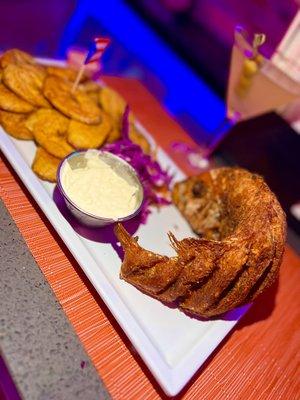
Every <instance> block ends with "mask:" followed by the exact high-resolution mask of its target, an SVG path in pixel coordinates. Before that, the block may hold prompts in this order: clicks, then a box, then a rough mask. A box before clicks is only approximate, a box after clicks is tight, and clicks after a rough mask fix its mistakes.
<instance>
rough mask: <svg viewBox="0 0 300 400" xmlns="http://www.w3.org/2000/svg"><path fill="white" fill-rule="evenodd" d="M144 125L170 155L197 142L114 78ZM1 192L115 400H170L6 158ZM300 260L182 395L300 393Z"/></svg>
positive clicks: (144, 94)
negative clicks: (175, 143) (173, 148)
mask: <svg viewBox="0 0 300 400" xmlns="http://www.w3.org/2000/svg"><path fill="white" fill-rule="evenodd" d="M105 80H106V82H107V83H109V84H110V85H111V86H113V87H114V88H115V89H117V90H118V91H119V92H120V93H121V94H123V95H124V97H125V98H126V99H127V100H128V102H129V104H130V105H131V107H132V110H133V111H134V112H135V114H136V115H137V117H138V119H139V120H140V121H141V123H142V124H143V125H144V126H145V127H146V128H147V129H148V130H149V131H150V132H151V134H152V135H153V137H154V138H155V139H156V141H157V142H158V143H159V144H160V146H161V147H163V148H164V149H165V150H166V151H167V152H168V153H169V154H170V155H171V157H172V158H173V159H174V160H175V162H177V163H178V164H179V166H180V167H181V168H182V169H183V170H185V172H186V173H190V172H192V171H191V170H189V168H188V167H187V165H186V163H185V162H184V160H183V159H181V158H180V157H179V156H178V155H176V154H175V155H174V154H172V153H170V141H172V140H180V141H185V142H186V143H190V144H192V143H193V142H192V140H191V139H190V138H189V136H188V135H187V134H186V133H185V132H184V131H183V130H182V129H181V128H180V126H179V125H178V124H176V123H175V122H174V121H173V120H172V119H171V118H170V117H169V116H168V115H167V114H166V112H165V111H163V109H162V108H161V106H160V104H159V103H158V102H157V101H156V100H155V99H154V98H153V97H152V96H151V95H150V94H149V92H148V91H147V90H146V89H145V88H144V87H143V86H142V85H141V84H139V83H138V82H137V81H135V80H128V79H126V80H125V79H119V78H107V79H105ZM0 196H1V198H2V199H3V201H4V203H5V204H6V207H7V208H8V210H9V212H10V213H11V215H12V217H13V218H14V220H15V221H16V224H17V225H18V227H19V229H20V231H21V233H22V235H23V237H24V239H25V241H26V243H27V245H28V247H29V249H30V251H31V252H32V254H33V256H34V258H35V259H36V261H37V263H38V265H39V266H40V268H41V270H42V271H43V273H44V275H45V277H46V279H47V280H48V282H49V283H50V285H51V287H52V289H53V290H54V292H55V294H56V296H57V298H58V300H59V302H60V303H61V305H62V307H63V309H64V311H65V313H66V315H67V316H68V318H69V320H70V321H71V323H72V324H73V326H74V328H75V331H76V332H77V334H78V336H79V338H80V340H81V342H82V344H83V346H84V347H85V349H86V351H87V353H88V354H89V356H90V358H91V360H92V361H93V363H94V364H95V367H96V369H97V371H98V372H99V374H100V375H101V377H102V379H103V380H104V382H105V384H106V387H107V388H108V390H109V392H110V394H111V396H112V398H113V399H118V400H127V399H130V400H133V399H138V400H140V399H143V400H146V399H149V400H150V399H151V400H152V399H160V398H162V399H166V398H167V396H165V395H164V393H163V392H162V390H161V389H160V388H159V386H158V385H157V383H156V382H155V380H154V378H153V377H152V375H151V373H150V372H149V371H148V369H147V367H146V366H145V364H144V363H143V361H142V360H141V359H140V357H139V356H138V354H137V353H136V351H135V349H134V348H133V347H132V345H131V343H130V342H129V340H128V339H127V338H126V336H125V335H124V333H123V332H122V330H121V329H120V328H119V326H118V324H117V323H116V321H115V320H114V318H113V317H112V315H111V314H110V312H109V310H108V309H107V307H106V306H105V305H104V303H103V302H102V300H101V298H100V297H99V295H98V294H97V293H96V291H95V290H94V289H93V287H92V286H91V284H90V283H89V282H88V280H87V279H86V277H85V276H84V274H83V273H82V271H81V269H80V267H79V266H78V264H77V263H76V261H75V260H74V259H73V257H72V256H71V254H70V253H69V251H68V250H67V248H66V247H65V245H64V244H63V242H62V241H61V239H60V238H59V237H58V235H57V234H56V232H55V231H54V229H53V228H52V227H51V225H50V224H49V223H48V221H47V220H46V218H45V217H44V215H43V214H42V212H41V211H40V210H39V208H38V206H37V205H36V204H35V201H34V200H33V199H32V197H31V196H30V194H29V193H28V192H27V190H26V188H25V187H24V186H23V184H22V183H21V182H20V180H19V179H18V178H17V176H16V174H15V173H14V171H13V170H12V168H11V167H10V166H9V164H8V163H7V161H6V160H5V159H4V158H3V157H2V160H1V159H0ZM299 281H300V258H299V257H298V256H297V255H296V254H295V253H294V252H293V250H292V249H291V248H289V247H287V248H286V252H285V255H284V260H283V265H282V268H281V273H280V279H279V282H277V284H275V285H273V286H272V287H271V288H270V289H269V290H268V291H267V292H265V293H264V294H263V295H262V296H261V297H260V298H259V299H258V300H257V301H256V302H255V304H254V305H253V306H252V308H251V309H250V311H249V312H248V313H247V314H246V316H245V317H244V318H243V319H242V320H241V321H240V323H239V324H238V325H237V326H236V328H235V329H234V330H233V331H232V332H231V334H230V335H229V336H227V338H226V339H225V340H224V341H223V342H222V344H221V345H220V346H219V347H218V349H217V350H216V351H215V352H214V354H212V355H211V357H210V358H209V359H208V360H207V362H206V363H205V365H204V366H203V367H202V368H201V369H200V370H199V371H198V372H197V373H196V375H195V376H194V377H193V379H192V380H191V382H190V383H189V384H188V385H187V386H186V387H185V388H184V389H183V391H182V392H181V393H180V394H179V395H178V396H176V399H197V400H201V399H203V400H204V399H205V400H210V399H213V400H217V399H222V400H223V399H247V400H252V399H253V400H254V399H255V400H259V399H274V400H279V399H284V400H287V399H299V398H300V381H299V376H300V369H299V364H300V363H299V356H300V352H299V347H300V330H299V321H300V315H299V314H300V295H299Z"/></svg>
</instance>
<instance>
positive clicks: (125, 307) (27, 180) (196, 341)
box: [0, 126, 248, 396]
mask: <svg viewBox="0 0 300 400" xmlns="http://www.w3.org/2000/svg"><path fill="white" fill-rule="evenodd" d="M139 129H140V130H141V131H143V132H144V133H145V135H146V136H148V137H149V134H148V133H147V132H145V130H144V128H143V127H141V126H139ZM0 147H1V150H2V151H3V153H4V154H5V156H6V157H7V159H8V160H9V162H10V163H11V165H12V166H13V168H14V169H15V171H16V172H17V174H18V175H19V177H20V178H21V180H22V181H23V182H24V184H25V185H26V187H27V189H28V190H29V191H30V193H31V194H32V196H33V197H34V199H35V200H36V202H37V203H38V205H39V206H40V208H41V209H42V210H43V212H44V213H45V215H46V216H47V218H48V219H49V221H50V222H51V224H52V225H53V227H54V228H55V229H56V231H57V232H58V234H59V235H60V236H61V238H62V239H63V241H64V242H65V244H66V245H67V247H68V248H69V250H70V251H71V253H72V254H73V256H74V257H75V258H76V260H77V261H78V263H79V265H80V266H81V268H82V269H83V271H84V272H85V274H86V275H87V277H88V278H89V280H90V281H91V283H92V284H93V285H94V287H95V289H96V290H97V292H98V293H99V294H100V296H101V297H102V299H103V300H104V301H105V303H106V305H107V306H108V308H109V309H110V311H111V312H112V313H113V315H114V317H115V318H116V320H117V321H118V323H119V324H120V326H121V327H122V329H123V330H124V332H125V333H126V335H127V336H128V337H129V339H130V340H131V342H132V343H133V345H134V346H135V348H136V350H137V351H138V352H139V354H140V355H141V357H142V358H143V360H144V362H145V363H146V364H147V366H148V367H149V369H150V370H151V372H152V373H153V375H154V376H155V378H156V379H157V381H158V382H159V384H160V385H161V386H162V388H163V390H164V391H165V392H166V393H167V394H168V395H170V396H174V395H176V394H177V393H178V392H179V391H180V390H181V389H182V388H183V387H184V386H185V385H186V383H187V382H188V381H189V380H190V378H191V377H192V376H193V375H194V373H195V372H196V371H197V370H198V369H199V367H200V366H201V365H202V364H203V363H204V361H205V360H206V359H207V358H208V356H209V355H210V354H211V353H212V351H213V350H214V349H215V348H216V347H217V345H218V344H219V343H220V342H221V340H222V339H223V338H224V337H225V336H226V335H227V333H228V332H229V331H230V330H231V329H232V328H233V327H234V325H235V324H236V323H237V321H238V320H239V318H241V316H242V315H243V314H244V313H245V312H246V310H247V309H248V306H246V307H242V308H240V309H236V310H234V311H233V312H231V313H230V315H227V318H224V319H220V320H211V321H201V320H199V319H196V318H195V319H194V318H190V317H188V316H186V315H185V314H184V313H183V312H180V311H178V310H177V309H172V308H169V307H166V306H164V305H163V304H162V303H160V302H159V301H157V300H154V299H152V298H151V297H149V296H146V295H144V294H142V293H141V292H140V291H138V290H137V289H136V288H134V287H133V286H131V285H129V284H128V283H126V282H124V281H122V280H120V279H119V272H120V266H121V260H120V258H119V256H118V254H117V252H116V251H115V249H114V247H113V246H112V245H111V244H110V243H109V242H108V243H105V240H103V241H102V242H101V241H100V240H101V234H99V238H100V239H99V241H94V240H90V239H87V238H85V237H84V236H82V235H80V234H79V233H78V232H79V231H80V229H77V230H76V231H75V230H74V229H73V227H72V226H71V225H70V223H69V222H68V221H67V220H66V219H65V218H64V216H63V215H62V214H61V212H60V211H59V209H58V208H57V206H56V203H55V202H54V201H53V198H52V196H53V191H54V187H55V185H54V184H50V183H47V182H43V181H41V180H40V179H38V178H37V177H36V175H35V174H34V173H33V172H32V170H31V168H30V166H31V163H32V160H33V157H34V154H35V144H34V143H33V142H25V141H20V140H15V139H13V138H11V137H9V136H8V135H7V134H6V133H5V132H4V130H3V129H2V128H0ZM158 159H159V162H160V163H161V165H162V166H163V167H169V168H170V170H171V172H173V173H174V174H175V179H176V180H178V179H182V178H183V177H184V175H183V173H182V172H181V171H180V170H179V169H178V167H177V166H176V165H175V164H174V163H173V162H172V160H171V159H170V158H169V157H168V156H167V154H166V153H164V152H163V151H162V150H161V149H159V151H158ZM169 230H170V231H173V232H174V233H175V235H176V236H177V237H178V238H179V239H180V238H183V237H186V236H194V235H193V233H192V231H191V229H190V227H189V226H188V224H187V223H186V221H185V220H184V219H183V218H182V216H181V215H180V213H179V212H178V211H177V209H176V208H175V207H174V206H172V205H170V206H166V207H163V208H162V209H161V210H159V211H157V210H153V211H152V214H151V215H150V217H149V219H148V221H147V224H146V225H140V226H139V228H138V230H137V231H136V233H135V235H138V236H139V238H140V243H141V245H142V246H143V247H145V248H147V249H150V250H152V251H155V252H157V253H160V254H166V255H170V254H172V249H171V247H170V245H169V242H168V238H167V232H168V231H169Z"/></svg>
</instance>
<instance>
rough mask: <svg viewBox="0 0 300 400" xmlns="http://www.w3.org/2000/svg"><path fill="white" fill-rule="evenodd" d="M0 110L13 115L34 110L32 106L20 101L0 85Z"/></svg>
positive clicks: (19, 98)
mask: <svg viewBox="0 0 300 400" xmlns="http://www.w3.org/2000/svg"><path fill="white" fill-rule="evenodd" d="M0 108H1V109H2V110H5V111H11V112H15V113H28V112H31V111H33V110H34V106H33V105H32V104H30V103H28V102H27V101H26V100H23V99H21V97H19V96H17V95H16V94H15V93H13V92H12V91H11V90H9V89H8V88H7V87H6V86H4V85H2V83H0Z"/></svg>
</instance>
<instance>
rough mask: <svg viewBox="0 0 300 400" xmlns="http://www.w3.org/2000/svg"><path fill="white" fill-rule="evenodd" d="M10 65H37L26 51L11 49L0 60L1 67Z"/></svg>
mask: <svg viewBox="0 0 300 400" xmlns="http://www.w3.org/2000/svg"><path fill="white" fill-rule="evenodd" d="M10 64H32V65H34V64H36V61H35V59H34V58H33V57H32V56H31V55H30V54H28V53H25V51H22V50H18V49H10V50H7V51H5V52H4V53H3V54H2V57H1V58H0V66H1V67H2V68H5V67H7V66H8V65H10Z"/></svg>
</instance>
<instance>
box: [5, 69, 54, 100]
mask: <svg viewBox="0 0 300 400" xmlns="http://www.w3.org/2000/svg"><path fill="white" fill-rule="evenodd" d="M45 77H46V72H45V70H44V68H43V67H41V66H38V65H28V64H24V65H14V64H9V65H7V67H5V68H4V70H3V82H4V84H5V85H6V86H7V87H8V88H9V89H10V90H12V91H13V92H14V93H15V94H16V95H17V96H20V97H21V98H22V99H24V100H26V101H28V102H29V103H30V104H32V105H34V106H36V107H50V105H49V103H48V101H47V100H46V99H45V97H44V96H43V94H42V87H43V82H44V79H45Z"/></svg>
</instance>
